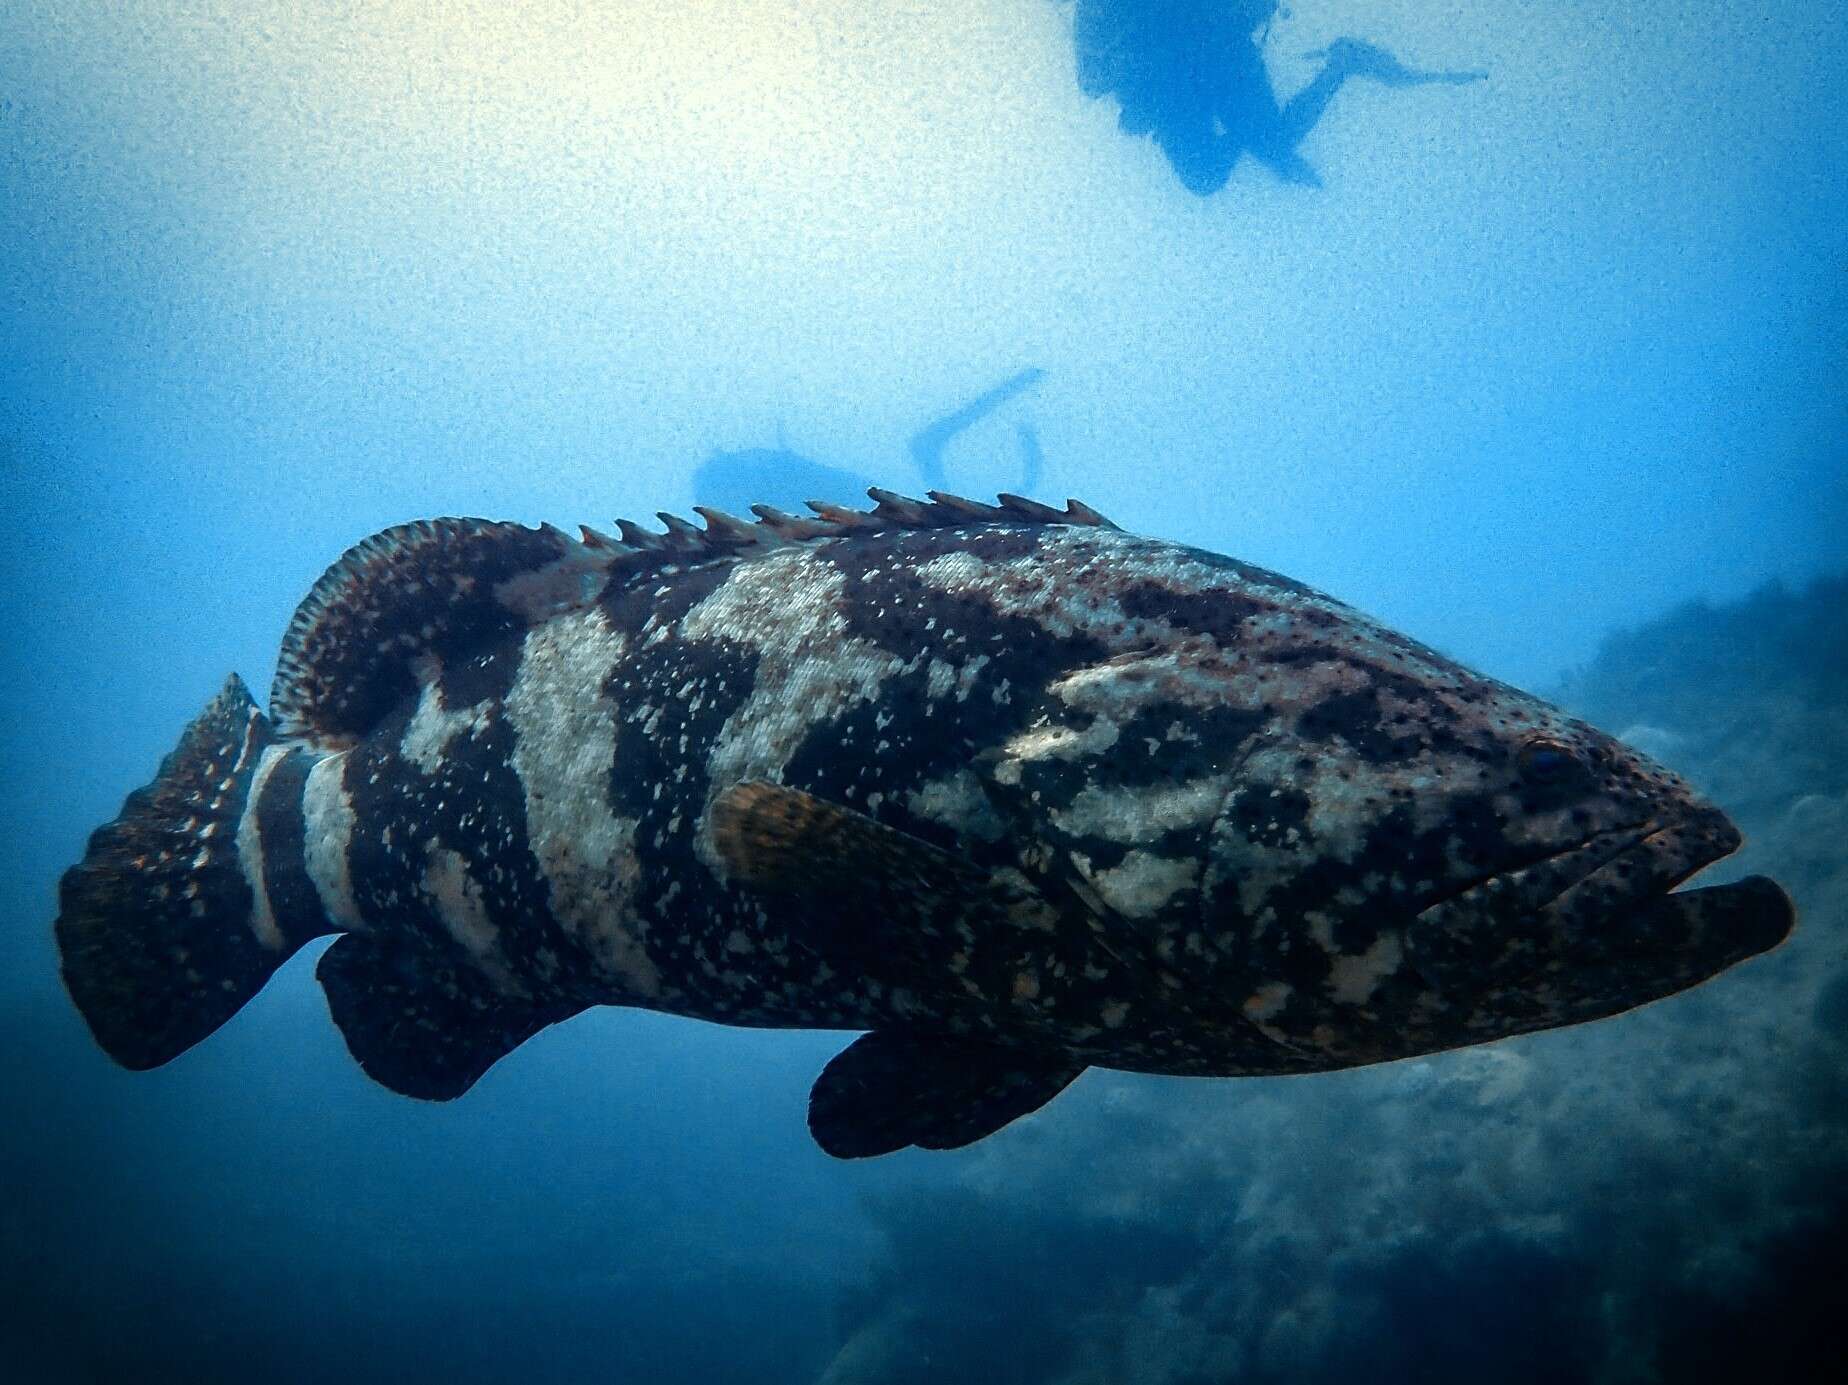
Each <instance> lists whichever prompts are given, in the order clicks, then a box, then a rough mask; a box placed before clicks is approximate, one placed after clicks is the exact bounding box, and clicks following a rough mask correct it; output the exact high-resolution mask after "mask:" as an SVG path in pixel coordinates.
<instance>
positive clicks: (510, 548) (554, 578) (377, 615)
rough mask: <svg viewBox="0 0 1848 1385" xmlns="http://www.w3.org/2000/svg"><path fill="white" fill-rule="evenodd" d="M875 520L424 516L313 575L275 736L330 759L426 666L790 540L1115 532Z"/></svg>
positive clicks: (1014, 507)
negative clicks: (627, 577)
mask: <svg viewBox="0 0 1848 1385" xmlns="http://www.w3.org/2000/svg"><path fill="white" fill-rule="evenodd" d="M868 494H869V495H870V496H871V497H872V498H873V500H874V501H875V502H876V503H875V504H874V506H873V508H872V509H870V510H849V509H844V508H842V507H841V506H838V505H829V504H825V503H823V502H820V501H814V500H811V501H809V502H808V506H809V508H810V509H811V510H813V511H815V513H816V515H817V516H818V518H815V519H803V518H799V517H797V516H795V515H788V514H784V513H783V512H782V511H780V510H775V509H772V508H770V507H769V506H767V505H757V506H753V507H752V509H753V511H754V512H755V513H756V515H757V516H758V518H757V519H756V521H755V522H753V521H750V520H745V519H739V518H738V517H736V516H735V515H729V514H726V513H725V512H724V511H722V510H712V509H707V508H704V507H695V509H696V511H697V513H698V514H699V515H700V516H701V517H702V518H704V519H705V521H706V527H705V528H704V529H701V528H699V527H697V526H696V525H693V524H690V523H688V522H687V521H686V520H683V519H680V518H679V517H677V516H674V515H669V514H665V513H663V514H662V515H661V516H660V518H661V521H662V523H663V524H664V525H665V526H666V530H665V532H663V533H658V534H657V533H654V532H652V531H650V530H647V529H644V528H642V527H641V526H640V525H638V524H634V523H632V522H631V521H629V520H626V519H619V520H617V521H616V529H617V532H618V533H619V534H620V535H621V538H612V537H610V536H609V535H607V534H600V533H598V532H597V531H596V530H594V529H588V528H587V529H585V530H584V531H583V538H582V539H574V538H572V537H571V536H570V535H568V534H566V533H564V532H562V531H561V530H558V529H554V528H553V527H552V526H551V525H549V524H546V525H541V526H540V527H539V528H537V529H529V528H527V527H526V526H525V525H522V524H513V523H504V522H500V521H495V520H486V519H426V520H418V521H417V522H415V523H413V524H400V525H398V526H396V527H395V528H391V529H386V530H384V531H383V532H381V533H377V534H374V535H373V536H372V537H371V538H369V539H365V540H363V541H362V542H360V543H358V544H356V545H355V546H354V547H352V548H350V549H348V550H347V551H346V553H345V554H344V555H342V557H341V558H340V559H339V561H337V562H336V563H335V564H334V565H333V566H332V567H330V568H328V570H327V571H326V572H324V573H323V574H322V575H321V579H320V580H319V581H318V582H316V583H315V584H314V588H313V590H311V591H310V592H309V593H308V595H307V597H306V598H305V599H304V600H303V601H302V604H301V605H300V607H298V608H297V610H296V612H295V618H294V619H293V620H292V621H290V622H289V629H288V633H287V634H285V635H284V636H283V640H282V652H281V654H280V655H279V656H278V658H277V661H276V682H275V685H274V686H273V688H272V689H271V691H270V717H271V719H272V720H273V721H274V722H275V724H276V729H277V731H278V733H279V734H281V735H283V736H285V737H293V738H296V739H301V740H306V741H309V742H312V743H313V744H315V745H318V746H320V747H322V748H325V749H330V750H338V749H342V748H344V747H346V746H350V745H352V744H354V743H355V742H356V741H358V740H359V738H360V737H362V736H364V735H365V734H366V732H367V731H369V730H370V729H371V728H372V726H373V725H374V724H375V723H376V722H377V721H378V719H379V718H380V717H382V716H384V715H385V714H386V713H387V712H389V711H390V710H391V709H392V708H393V707H394V706H396V705H398V703H399V702H400V701H402V700H403V699H404V698H406V697H408V696H410V695H411V694H412V693H414V692H415V691H416V689H417V687H418V684H419V680H420V678H421V677H426V676H428V671H429V670H430V668H431V667H432V666H433V663H432V661H435V662H437V663H440V662H442V661H444V660H450V659H455V658H459V657H461V656H462V655H464V654H465V653H466V652H467V651H469V650H471V649H474V648H476V647H478V646H480V645H481V644H483V643H484V642H486V641H488V640H491V639H493V638H495V637H497V636H501V635H505V634H508V633H511V632H513V631H515V630H519V629H521V628H523V627H524V626H527V625H530V624H534V623H536V622H538V621H542V620H546V619H549V618H550V617H552V616H554V615H558V614H561V613H563V612H565V611H569V610H574V609H577V608H579V607H581V606H584V605H587V604H589V603H590V602H593V601H595V600H596V599H597V597H598V596H599V595H600V594H601V593H602V591H603V590H604V588H605V587H606V586H607V585H608V583H609V581H610V580H611V579H612V577H615V576H618V575H621V574H626V573H630V572H634V571H637V570H650V569H659V568H666V567H670V566H678V565H684V564H689V563H707V562H716V561H725V560H735V559H738V558H742V557H747V556H750V555H752V554H755V553H761V552H764V551H766V550H768V549H772V548H780V547H782V546H784V545H786V544H790V543H804V542H813V541H818V540H822V539H838V538H846V537H849V536H858V535H862V534H872V533H880V532H883V531H886V530H893V529H941V528H953V527H958V526H964V527H966V526H970V525H978V524H1076V525H1088V526H1093V527H1103V528H1112V529H1113V528H1115V527H1116V526H1115V525H1113V524H1111V523H1110V521H1109V520H1107V519H1105V518H1104V517H1103V516H1102V515H1100V514H1098V513H1097V511H1095V510H1093V509H1092V508H1091V507H1090V506H1088V505H1082V504H1080V503H1079V502H1078V501H1076V500H1068V501H1067V502H1066V507H1065V509H1063V510H1055V509H1052V508H1051V507H1050V506H1047V505H1041V504H1039V503H1037V502H1035V501H1031V500H1023V499H1021V498H1020V497H1018V496H1011V495H1004V496H1002V497H1001V498H1000V503H999V504H997V505H983V504H979V503H977V502H976V501H973V500H964V499H962V498H961V497H959V496H954V495H945V494H943V493H942V492H940V491H932V492H930V499H928V500H913V499H910V498H909V497H906V496H902V495H895V494H893V493H892V492H890V491H884V490H879V489H877V488H875V489H873V490H871V491H869V492H868Z"/></svg>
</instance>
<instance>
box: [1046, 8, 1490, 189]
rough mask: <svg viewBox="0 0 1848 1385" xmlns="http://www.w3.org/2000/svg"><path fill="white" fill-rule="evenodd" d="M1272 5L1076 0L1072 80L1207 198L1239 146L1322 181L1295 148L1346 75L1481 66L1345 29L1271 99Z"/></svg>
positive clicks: (1440, 75)
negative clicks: (1311, 68)
mask: <svg viewBox="0 0 1848 1385" xmlns="http://www.w3.org/2000/svg"><path fill="white" fill-rule="evenodd" d="M1276 12H1277V0H1077V9H1076V12H1075V14H1074V18H1073V36H1074V38H1075V39H1076V42H1077V49H1078V85H1079V87H1080V89H1081V90H1083V91H1084V93H1085V94H1086V95H1087V96H1103V95H1105V94H1107V93H1109V94H1114V95H1115V96H1116V98H1117V101H1118V102H1119V103H1120V104H1121V106H1122V115H1121V117H1120V118H1119V120H1118V124H1119V125H1120V126H1121V127H1122V130H1123V132H1124V133H1125V134H1130V135H1151V136H1153V137H1154V140H1155V143H1156V144H1157V145H1159V146H1160V148H1161V151H1162V153H1163V154H1165V155H1166V156H1167V159H1168V162H1169V164H1170V165H1171V166H1172V167H1173V169H1174V172H1175V175H1176V176H1177V177H1178V178H1179V179H1180V180H1181V184H1182V186H1184V187H1185V188H1186V189H1187V190H1188V191H1189V192H1192V193H1195V194H1197V195H1199V196H1201V197H1206V196H1209V195H1210V194H1212V193H1215V192H1217V191H1219V189H1220V188H1222V187H1224V186H1225V184H1226V179H1227V178H1228V177H1230V176H1231V173H1232V166H1233V165H1234V164H1236V163H1237V162H1238V158H1239V155H1241V154H1249V155H1251V156H1252V157H1253V158H1254V159H1256V160H1258V162H1260V163H1262V164H1263V165H1265V166H1266V167H1267V168H1269V169H1270V170H1271V172H1273V173H1275V174H1276V175H1277V176H1278V177H1279V178H1282V179H1284V180H1286V181H1287V182H1292V183H1302V184H1306V185H1308V186H1311V187H1320V186H1321V179H1320V178H1319V177H1317V175H1316V172H1315V170H1314V169H1313V168H1311V167H1310V166H1309V163H1308V162H1307V161H1306V160H1305V159H1304V158H1303V157H1302V155H1301V154H1299V153H1298V152H1297V146H1298V145H1300V144H1301V143H1302V141H1303V138H1304V136H1306V135H1307V134H1308V133H1309V131H1310V130H1312V129H1314V128H1315V123H1316V122H1317V121H1318V120H1320V119H1321V118H1322V112H1323V111H1325V110H1326V109H1327V108H1328V103H1329V102H1330V101H1331V100H1332V99H1333V98H1334V95H1335V93H1336V92H1337V91H1339V90H1340V89H1341V84H1342V83H1343V82H1345V81H1347V80H1348V78H1350V77H1369V78H1371V79H1372V80H1374V81H1376V82H1381V83H1384V84H1385V85H1387V86H1395V87H1410V86H1424V85H1428V84H1430V83H1439V82H1441V83H1447V84H1452V85H1456V84H1461V83H1464V82H1474V81H1480V80H1481V79H1482V78H1483V77H1484V76H1486V75H1487V74H1485V73H1481V72H1423V71H1418V70H1416V69H1413V68H1408V67H1406V66H1404V65H1403V64H1402V63H1400V62H1399V60H1398V59H1397V58H1395V57H1393V55H1392V54H1390V53H1388V52H1387V51H1386V50H1385V49H1383V48H1377V47H1375V46H1374V45H1372V44H1370V43H1362V42H1360V41H1359V40H1358V39H1350V38H1343V39H1337V40H1336V41H1335V42H1333V43H1331V44H1330V45H1329V46H1328V47H1327V48H1325V49H1322V50H1320V51H1319V52H1317V53H1311V54H1308V55H1306V56H1309V57H1312V58H1320V59H1321V60H1322V70H1321V71H1320V72H1319V73H1317V74H1316V76H1315V78H1314V79H1313V80H1312V81H1311V82H1310V83H1309V85H1308V86H1306V87H1304V88H1303V89H1302V90H1301V91H1299V92H1297V93H1296V95H1294V96H1292V97H1291V98H1290V100H1289V101H1288V102H1287V103H1285V104H1283V105H1281V106H1280V105H1279V104H1278V102H1277V96H1276V93H1275V92H1274V91H1273V90H1272V88H1271V82H1270V74H1269V72H1267V71H1266V70H1265V67H1264V55H1263V53H1262V52H1261V51H1260V45H1261V44H1262V42H1263V41H1264V38H1265V37H1266V36H1267V35H1268V34H1269V30H1270V22H1271V20H1272V18H1273V17H1274V16H1275V15H1276Z"/></svg>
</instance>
